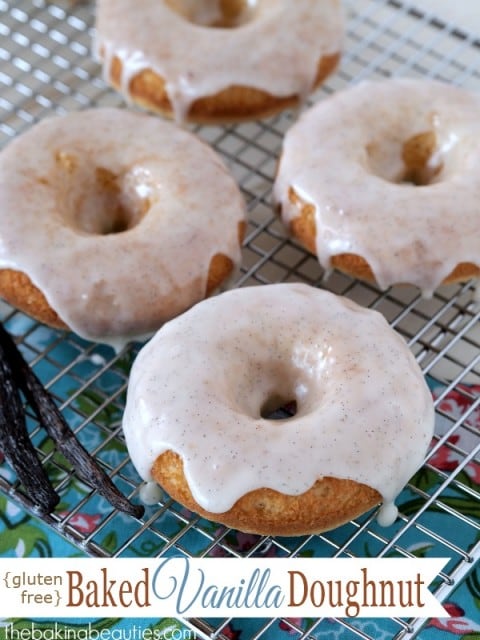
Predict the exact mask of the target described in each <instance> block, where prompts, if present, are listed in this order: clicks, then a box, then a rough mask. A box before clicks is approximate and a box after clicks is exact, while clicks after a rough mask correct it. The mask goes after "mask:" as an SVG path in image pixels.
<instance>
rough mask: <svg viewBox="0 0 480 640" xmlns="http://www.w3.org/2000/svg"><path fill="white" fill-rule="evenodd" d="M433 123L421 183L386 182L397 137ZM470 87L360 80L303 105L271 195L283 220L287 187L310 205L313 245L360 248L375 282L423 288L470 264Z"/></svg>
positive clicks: (321, 253) (399, 144) (474, 220)
mask: <svg viewBox="0 0 480 640" xmlns="http://www.w3.org/2000/svg"><path fill="white" fill-rule="evenodd" d="M426 131H433V132H434V133H435V135H436V138H437V151H436V152H435V153H434V155H433V157H432V158H431V159H430V162H431V164H433V165H434V166H437V167H438V166H439V165H442V163H443V168H442V169H441V171H440V173H439V174H438V175H437V176H436V177H435V179H434V180H433V182H432V183H431V184H429V185H426V186H414V185H412V184H395V183H394V182H395V181H397V180H400V179H401V176H402V174H403V173H404V170H405V167H404V164H403V160H402V155H401V154H402V148H403V144H404V143H405V142H406V141H407V140H408V139H410V138H412V137H413V136H415V135H417V134H419V133H423V132H426ZM479 140H480V96H478V95H476V94H473V93H468V92H466V91H464V90H461V89H458V88H455V87H450V86H447V85H444V84H441V83H438V82H433V81H425V80H410V79H395V80H389V81H384V82H376V83H375V82H364V83H361V84H359V85H357V86H355V87H353V88H351V89H348V90H345V91H343V92H340V93H337V94H335V95H334V96H333V97H331V98H328V99H327V100H325V101H324V102H321V103H319V104H317V105H316V106H315V107H313V108H312V109H311V110H309V111H308V112H306V113H305V114H304V115H303V117H302V118H301V119H300V121H299V122H298V123H297V124H295V125H294V126H293V127H292V129H291V130H290V131H289V132H288V133H287V136H286V138H285V141H284V150H283V155H282V158H281V161H280V166H279V171H278V175H277V180H276V184H275V187H274V198H275V200H276V201H277V202H278V203H280V204H281V210H282V217H283V221H284V222H285V224H286V225H287V226H289V225H290V223H291V222H292V220H293V219H295V218H296V217H297V216H298V215H299V208H298V205H295V204H293V203H292V202H290V200H289V195H288V194H289V189H290V187H292V188H293V189H294V191H295V192H296V193H297V195H298V196H300V198H301V199H302V200H303V201H304V202H306V203H309V204H312V205H313V206H314V207H315V220H316V226H317V238H316V248H317V255H318V257H319V260H320V263H321V264H322V265H323V266H324V267H325V268H327V269H328V267H329V266H330V260H331V257H332V256H334V255H337V254H342V253H353V254H357V255H359V256H362V257H363V258H365V259H366V260H367V262H368V263H369V265H370V266H371V268H372V271H373V273H374V275H375V278H376V280H377V282H378V284H379V285H380V287H382V288H387V287H389V286H390V285H392V284H396V283H401V282H408V283H410V284H414V285H417V286H418V287H420V289H421V290H422V291H423V293H424V294H425V295H427V296H428V295H429V294H430V295H431V293H432V292H433V291H434V290H435V289H436V288H437V287H438V286H439V284H440V283H441V282H442V280H443V279H444V278H445V277H446V276H447V275H449V274H450V273H451V272H452V270H453V269H454V267H455V266H456V265H457V264H459V263H461V262H472V263H474V264H477V265H480V222H479V221H480V180H479V179H478V176H479V175H480V148H479Z"/></svg>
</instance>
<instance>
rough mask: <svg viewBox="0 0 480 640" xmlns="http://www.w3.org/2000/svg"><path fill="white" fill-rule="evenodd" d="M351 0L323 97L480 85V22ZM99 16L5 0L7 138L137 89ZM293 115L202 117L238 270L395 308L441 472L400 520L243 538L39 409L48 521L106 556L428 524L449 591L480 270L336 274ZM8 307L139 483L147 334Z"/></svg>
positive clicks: (43, 366)
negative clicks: (102, 45) (300, 179)
mask: <svg viewBox="0 0 480 640" xmlns="http://www.w3.org/2000/svg"><path fill="white" fill-rule="evenodd" d="M345 6H346V10H347V17H348V37H347V42H346V46H345V54H344V57H343V62H342V65H341V68H340V70H339V71H338V72H337V73H336V74H335V75H334V76H333V77H332V78H331V79H330V80H329V81H328V82H327V84H326V86H325V87H324V88H323V89H322V90H321V92H320V93H319V95H318V96H317V97H321V95H322V94H323V95H325V94H328V93H331V92H333V91H336V90H338V89H341V88H343V87H345V86H346V85H348V84H350V83H352V82H356V81H358V80H360V79H362V78H366V77H385V76H389V75H392V74H393V75H409V76H423V77H435V78H439V79H442V80H446V81H448V82H453V83H458V84H462V85H464V86H469V87H471V88H474V89H477V90H478V89H480V73H479V69H480V65H479V64H478V62H479V59H480V57H479V56H480V41H479V40H478V39H477V38H476V37H475V36H474V35H473V34H469V33H466V32H462V31H461V30H459V29H456V28H455V27H454V26H453V25H449V24H446V23H444V22H442V21H441V19H440V17H438V16H432V15H426V14H423V13H421V12H419V11H418V10H416V9H415V8H414V7H413V6H412V5H410V4H409V3H407V2H402V1H401V0H346V1H345ZM93 24H94V7H93V3H92V2H89V1H82V2H78V1H76V2H74V1H73V0H70V1H68V0H64V1H60V0H59V1H57V2H47V1H46V0H20V1H13V0H0V85H1V91H0V145H2V146H3V145H4V144H6V143H7V142H8V140H10V139H11V138H12V137H13V136H15V135H17V134H18V133H20V132H22V131H23V130H25V129H27V128H28V127H30V126H31V125H32V124H33V123H34V122H36V121H38V120H40V119H42V118H44V117H46V116H48V115H50V114H52V113H53V112H59V113H62V112H66V111H71V110H75V109H81V108H85V107H89V106H106V105H110V106H119V105H121V104H122V101H121V99H120V97H119V96H118V95H117V94H115V93H114V92H112V91H111V90H110V89H108V88H107V87H106V85H105V84H104V82H103V80H102V78H101V75H100V73H99V67H98V65H97V64H96V63H95V62H94V61H93V59H92V57H91V54H90V47H91V31H92V28H93ZM292 117H293V116H292V114H289V113H286V114H283V115H281V116H279V117H276V118H273V119H270V120H267V121H265V122H261V123H260V122H258V123H257V122H256V123H249V124H242V125H238V126H230V127H204V128H201V129H199V130H198V131H199V134H200V135H201V136H202V137H204V139H205V140H207V141H208V142H209V143H210V144H212V145H213V147H214V148H215V149H216V150H217V151H219V152H220V153H221V154H222V156H223V157H224V158H225V159H226V161H227V163H228V164H229V166H230V167H231V169H232V171H233V173H234V175H235V177H236V179H237V180H238V183H239V184H240V186H241V188H242V191H243V193H244V195H245V198H246V200H247V202H248V210H249V226H248V232H247V237H246V242H245V249H244V259H243V267H242V272H241V274H240V277H239V279H238V282H237V283H236V284H237V285H238V286H242V285H246V284H253V283H255V284H258V283H270V282H280V281H303V282H308V283H311V284H314V285H318V286H323V287H326V288H328V289H330V290H332V291H334V292H336V293H339V294H342V295H346V296H349V297H350V298H352V299H354V300H356V301H357V302H360V303H361V304H363V305H366V306H370V307H372V308H375V309H377V310H379V311H380V312H382V313H383V314H384V315H385V316H386V318H387V319H388V320H389V322H390V323H391V325H392V326H393V327H395V329H396V330H397V331H399V332H400V333H401V334H402V335H403V336H404V337H405V339H406V341H407V342H408V344H409V346H410V347H411V349H412V351H413V352H414V353H415V355H416V357H417V359H418V361H419V363H420V364H421V366H422V368H423V370H424V372H425V374H427V375H428V376H429V379H430V381H431V382H432V386H434V387H435V389H436V396H437V397H436V407H437V415H438V419H439V422H440V423H441V425H442V426H441V429H440V431H439V432H438V434H437V436H436V440H435V444H434V447H433V449H432V451H431V453H430V457H429V460H427V462H426V464H425V467H424V469H423V470H422V472H421V473H423V474H424V476H425V477H426V475H428V478H429V481H428V482H427V481H422V477H423V476H422V477H420V478H419V479H417V480H418V481H416V482H414V483H412V484H411V485H410V486H409V487H408V489H407V492H408V497H409V500H408V502H407V503H406V504H408V509H404V510H403V512H402V513H401V514H400V518H399V520H398V522H397V523H396V524H395V525H394V526H393V527H391V528H388V529H380V528H378V527H377V525H376V524H375V520H374V516H373V515H372V514H368V515H367V516H364V517H362V518H359V519H358V520H356V521H354V522H352V523H350V524H349V525H345V526H344V527H341V528H340V529H338V530H336V531H333V532H328V533H325V534H323V535H319V536H307V537H304V538H296V539H283V538H276V539H270V538H259V537H257V538H254V537H247V538H248V539H245V540H243V542H242V543H240V542H239V538H238V537H237V536H235V533H234V532H232V531H229V530H227V529H225V528H223V527H218V526H216V525H213V524H212V523H209V522H206V521H204V520H202V519H200V518H198V517H197V516H194V515H192V514H190V513H187V512H186V511H185V510H183V509H182V508H181V507H180V506H179V505H177V504H175V503H172V501H171V500H169V499H168V497H165V499H164V500H163V501H162V502H161V503H160V505H158V506H156V507H155V508H149V509H148V510H147V513H146V515H145V517H144V519H143V520H141V521H135V520H134V519H128V520H126V519H125V517H124V516H122V515H121V514H119V513H117V512H115V511H114V510H112V508H111V507H110V506H109V505H107V504H106V503H105V502H103V500H102V499H100V498H99V496H98V495H96V493H95V492H92V491H91V490H90V489H89V488H88V487H85V486H84V485H82V484H81V483H79V482H78V480H77V479H75V477H74V475H73V474H72V471H71V469H70V468H69V467H68V464H67V463H66V462H65V460H63V459H62V457H61V456H59V455H58V454H56V453H55V452H54V451H52V449H51V448H50V447H49V446H48V444H47V443H46V440H45V438H44V435H43V433H42V431H41V429H40V428H39V426H38V424H36V422H35V420H34V418H33V416H32V417H30V428H31V432H32V437H33V439H34V441H35V443H36V446H37V448H38V451H39V453H40V455H41V457H42V460H43V463H44V465H45V467H46V468H47V470H48V473H49V474H50V476H51V477H52V478H54V480H55V486H56V489H57V490H58V491H59V492H60V493H61V495H62V505H63V507H62V508H61V509H60V510H57V511H56V512H55V513H54V514H52V515H50V516H47V517H46V518H45V521H46V522H47V524H49V525H50V526H51V527H53V528H54V529H55V530H57V531H58V532H60V533H61V534H62V535H63V536H65V537H67V538H68V539H69V540H71V541H73V542H74V544H75V545H77V546H78V548H80V549H81V550H83V551H84V552H86V553H87V554H89V555H92V556H98V557H116V556H128V555H133V554H136V553H139V552H140V553H143V554H148V555H152V556H157V555H158V556H160V555H168V554H170V553H176V554H178V553H183V554H185V555H187V556H191V555H198V556H209V555H212V556H215V555H216V556H218V555H223V556H233V557H245V556H251V555H270V554H272V553H275V554H276V555H278V556H283V557H288V556H297V555H305V554H306V553H307V552H309V550H310V548H311V546H312V545H314V548H315V553H316V554H318V555H321V556H324V557H345V556H347V557H348V556H357V555H359V556H361V555H363V553H364V550H365V548H368V549H369V553H371V554H373V555H376V556H385V555H399V556H404V557H409V556H411V555H412V554H413V553H415V551H414V547H415V544H416V543H418V540H419V539H421V540H426V541H428V544H429V545H431V546H432V547H433V548H434V549H435V553H436V555H440V556H445V557H449V558H450V561H449V563H448V565H447V566H446V568H445V572H444V573H442V574H441V575H440V576H438V579H437V581H436V583H435V586H434V591H435V593H436V595H437V597H439V598H441V599H444V598H446V597H447V596H448V595H449V593H451V591H452V590H453V589H454V588H455V587H456V585H457V584H458V583H459V581H461V580H462V579H463V578H464V577H465V576H466V575H467V573H468V572H469V570H470V569H471V568H472V566H473V564H474V563H475V561H477V560H478V558H479V557H480V541H479V540H480V517H478V514H475V513H474V514H472V513H469V512H465V511H464V510H463V509H462V506H461V505H462V499H463V498H464V497H469V498H473V499H474V500H476V501H477V502H478V501H479V498H480V495H479V486H478V484H475V483H473V482H469V481H468V474H466V473H465V471H466V469H467V468H469V466H470V465H472V464H480V434H479V429H478V425H477V424H476V422H475V420H474V417H475V416H477V415H478V414H479V413H480V393H479V392H478V389H480V387H479V386H478V385H480V322H479V319H480V316H479V308H478V304H476V303H475V301H474V289H473V285H472V284H466V285H463V286H449V287H443V288H441V289H440V290H439V291H437V292H436V293H435V295H434V297H433V298H432V299H431V300H424V299H422V298H421V297H419V295H418V292H417V291H416V290H415V289H413V288H409V287H402V288H393V289H391V290H389V291H387V292H380V291H379V290H377V289H376V288H375V287H372V286H370V285H367V284H364V283H360V282H357V281H354V280H351V279H349V278H347V277H345V276H343V275H340V274H338V273H334V274H333V275H332V276H331V277H330V279H328V281H327V282H322V275H323V274H322V271H321V269H320V267H319V266H318V263H317V261H316V260H315V259H314V258H313V257H312V256H310V255H308V254H307V253H305V251H303V250H302V249H301V248H300V247H299V246H297V245H296V244H295V243H294V242H292V241H290V240H289V239H288V238H287V237H286V236H285V232H284V230H283V228H282V226H281V224H280V223H279V221H278V220H277V219H276V217H275V216H274V214H273V212H272V207H271V200H270V192H271V185H272V178H273V175H274V172H275V166H276V161H277V158H278V155H279V152H280V149H281V144H282V138H283V135H284V133H285V131H286V129H287V128H288V127H289V126H290V124H291V121H292ZM1 312H2V313H1V316H2V319H3V321H4V323H5V325H6V327H7V328H8V329H9V330H10V331H11V332H12V333H13V334H14V335H15V336H16V338H17V340H18V342H19V344H20V346H21V348H22V350H23V353H24V354H25V355H26V357H27V358H28V359H29V361H30V363H31V365H32V366H33V368H34V370H35V371H36V372H37V373H38V375H39V376H40V377H41V378H42V380H43V382H44V383H45V384H46V386H47V387H48V388H49V389H50V390H51V391H52V393H53V394H54V396H55V397H56V399H57V401H58V403H59V405H60V406H61V408H62V410H63V412H64V414H65V416H66V417H67V419H68V420H69V422H70V424H71V425H72V426H73V428H74V429H75V431H76V433H77V435H78V437H79V438H80V440H81V441H82V442H83V443H84V444H85V446H86V447H87V448H88V449H89V451H90V452H92V453H93V454H94V455H95V456H96V457H97V458H98V459H99V460H100V461H101V462H102V464H103V465H104V467H105V468H106V469H107V471H108V472H109V473H110V475H111V476H112V477H113V478H114V479H115V482H116V483H117V485H118V486H119V488H120V489H122V490H123V491H124V492H125V493H127V494H128V495H131V496H133V497H135V496H136V493H137V491H138V477H137V475H136V473H135V471H134V469H133V468H132V466H131V464H130V462H129V459H128V456H127V454H126V450H125V446H124V441H123V438H122V434H121V430H120V420H121V414H122V409H123V404H124V394H125V389H126V385H127V379H128V371H129V367H130V364H131V362H132V360H133V357H134V355H135V353H136V347H132V348H130V349H127V350H125V351H124V352H122V353H121V354H118V355H114V354H113V353H112V351H111V350H110V349H108V348H106V347H102V346H98V345H94V344H90V343H87V342H84V341H82V340H81V339H79V338H77V337H76V336H74V335H71V334H64V333H62V332H57V331H53V330H50V329H47V328H46V327H42V326H40V325H38V324H37V323H35V322H34V321H32V320H30V319H29V318H27V317H25V316H23V315H22V314H20V313H18V312H16V311H14V310H12V309H10V308H9V307H7V306H6V305H3V306H2V308H1ZM476 385H477V387H476ZM476 389H477V390H476ZM452 393H455V394H457V397H459V398H460V399H461V400H462V402H461V403H460V404H461V406H462V411H461V415H458V412H457V413H455V412H454V411H453V410H452V408H451V407H450V405H449V402H448V398H449V397H450V395H451V394H452ZM458 436H462V437H461V438H460V439H459V438H458ZM463 443H467V444H463ZM441 449H443V450H445V449H447V450H448V451H449V452H450V453H451V455H452V456H454V458H455V460H456V465H455V467H454V468H452V469H449V470H441V469H439V468H438V467H437V466H435V465H434V464H433V463H432V461H433V459H434V456H435V455H436V454H437V453H438V452H439V451H440V450H441ZM0 489H1V490H2V491H3V492H4V493H6V494H7V495H8V496H9V497H10V498H12V499H13V500H15V501H16V502H17V503H19V504H20V505H22V506H23V507H24V508H25V509H26V510H28V511H32V509H33V506H32V504H31V503H30V500H29V497H28V495H26V494H25V493H24V491H23V489H22V487H21V486H19V485H18V483H16V482H15V480H14V478H13V477H9V476H8V474H4V475H1V476H0ZM432 511H433V512H434V513H435V514H437V518H438V517H442V518H444V520H442V523H444V522H448V525H447V526H445V525H444V524H442V526H439V525H438V526H437V525H435V524H434V525H432V520H431V518H427V515H428V514H431V512H432ZM88 514H96V515H97V516H98V521H96V524H95V527H94V529H93V530H91V531H89V532H88V533H87V532H85V530H84V529H83V528H82V527H81V526H79V524H78V521H79V516H86V515H87V516H88ZM434 522H438V520H437V521H435V520H434ZM459 530H461V532H462V537H461V540H462V542H461V543H460V542H459V540H460V538H459V537H458V535H457V534H458V531H459ZM465 540H466V541H467V543H465ZM230 622H231V621H230V620H215V621H207V620H190V621H188V622H187V624H189V625H190V626H191V627H192V629H194V630H195V632H196V634H197V637H201V638H212V637H213V638H219V639H223V638H226V637H227V636H226V635H225V630H226V628H227V625H228V624H229V623H230ZM282 622H283V624H284V625H286V628H288V629H289V630H290V631H291V633H292V637H294V638H295V639H296V640H303V639H305V640H306V639H314V638H318V637H319V635H320V634H321V633H326V630H327V631H328V630H330V631H332V629H333V630H334V631H335V634H334V635H332V637H337V635H338V633H339V632H340V631H342V630H344V631H345V636H339V637H345V638H364V639H366V640H368V639H369V638H372V640H375V639H374V638H373V637H372V636H371V635H369V632H368V630H367V629H366V628H365V627H361V626H360V625H358V624H356V623H355V621H351V620H350V621H347V620H337V621H326V620H321V619H319V620H315V621H311V622H310V623H309V626H308V628H306V629H305V628H300V627H299V626H297V625H296V623H295V622H294V621H289V620H284V621H282ZM277 624H278V621H276V620H261V621H258V624H257V627H256V630H255V631H254V632H252V633H253V635H251V637H249V638H246V640H254V638H255V639H258V640H267V638H268V637H271V636H270V635H269V634H270V633H271V632H272V630H274V629H275V628H276V627H275V625H277ZM332 625H334V626H333V627H332ZM421 627H422V621H421V620H408V621H405V620H398V619H395V620H389V621H386V622H385V628H384V630H383V636H384V637H386V638H392V639H394V638H395V639H396V640H398V639H400V638H414V637H417V635H418V633H419V630H420V629H421ZM242 637H244V636H242Z"/></svg>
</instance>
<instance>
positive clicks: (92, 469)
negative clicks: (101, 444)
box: [0, 325, 145, 518]
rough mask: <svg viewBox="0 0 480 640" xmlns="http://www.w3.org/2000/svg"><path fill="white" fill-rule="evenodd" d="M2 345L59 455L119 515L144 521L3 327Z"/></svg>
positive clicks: (141, 507) (137, 508)
mask: <svg viewBox="0 0 480 640" xmlns="http://www.w3.org/2000/svg"><path fill="white" fill-rule="evenodd" d="M0 344H1V345H2V346H3V348H4V350H5V353H6V354H7V357H8V359H9V362H10V365H11V367H12V371H13V374H14V377H15V378H16V381H17V383H18V385H19V386H20V387H21V389H22V390H23V393H24V394H25V397H26V398H27V400H28V402H29V404H30V406H31V407H32V409H33V410H34V411H35V413H36V415H37V417H38V419H39V421H40V422H41V424H42V425H43V426H44V427H45V429H46V430H47V432H48V434H49V436H50V437H51V438H52V440H53V441H54V442H55V445H56V447H57V449H58V451H60V452H61V453H62V454H63V455H64V456H65V458H66V459H67V460H68V461H69V462H70V463H71V464H72V465H73V468H74V469H75V472H76V473H77V475H78V476H79V477H80V478H81V479H82V480H84V481H85V482H86V483H87V484H89V485H90V486H92V487H93V488H95V489H96V490H97V491H98V493H99V494H100V495H102V496H103V497H104V498H105V499H106V500H108V501H109V502H110V504H111V505H112V506H114V507H115V508H116V509H118V510H119V511H123V512H125V513H127V514H129V515H132V516H135V517H137V518H139V517H141V516H142V515H143V513H144V511H145V509H144V507H143V506H141V505H134V504H132V503H131V502H130V501H129V500H128V499H127V498H126V497H125V496H124V495H123V494H122V493H121V492H120V491H119V490H118V489H117V487H116V486H115V485H114V484H113V482H112V480H111V479H110V477H109V476H108V475H107V474H106V473H105V472H104V471H103V469H102V468H101V467H100V466H99V465H98V464H97V462H96V461H95V460H94V459H93V458H92V457H91V456H90V454H89V453H88V452H87V450H86V449H85V448H84V447H83V445H82V444H81V443H80V442H79V441H78V440H77V438H76V436H75V434H74V433H73V431H72V430H71V429H70V427H69V426H68V424H67V423H66V421H65V419H64V417H63V415H62V414H61V412H60V410H59V409H58V407H57V405H56V404H55V402H54V400H53V398H52V396H51V395H50V393H49V392H48V391H47V390H46V389H45V387H44V386H43V385H42V383H41V382H40V380H39V379H38V378H37V376H36V375H35V373H34V372H33V371H32V369H31V368H30V367H29V365H28V364H27V363H26V362H25V360H24V358H23V356H22V354H21V353H20V351H19V350H18V349H17V346H16V345H15V343H14V342H13V340H12V338H11V337H10V335H9V334H8V333H7V332H6V331H5V329H4V328H3V327H2V326H1V325H0Z"/></svg>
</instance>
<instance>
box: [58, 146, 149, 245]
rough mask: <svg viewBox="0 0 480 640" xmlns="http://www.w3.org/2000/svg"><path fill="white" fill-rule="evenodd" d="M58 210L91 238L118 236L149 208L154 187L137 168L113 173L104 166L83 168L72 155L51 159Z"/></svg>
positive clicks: (143, 172)
mask: <svg viewBox="0 0 480 640" xmlns="http://www.w3.org/2000/svg"><path fill="white" fill-rule="evenodd" d="M55 160H56V165H57V170H58V172H59V174H60V175H59V176H57V184H58V185H61V188H60V189H59V203H58V210H59V211H61V212H62V215H63V216H64V218H65V220H66V222H67V223H68V224H69V225H70V226H71V227H72V228H74V229H75V230H77V231H81V232H83V233H86V234H92V235H110V234H115V233H122V232H124V231H128V230H129V229H133V228H134V227H136V226H137V225H138V224H139V223H140V221H141V220H142V218H143V217H144V216H145V215H146V213H147V212H148V210H149V209H150V207H151V198H152V196H153V195H154V193H155V185H154V184H153V180H152V178H151V176H150V174H149V172H148V171H147V170H145V169H142V168H141V167H132V168H131V169H130V170H129V171H127V172H124V173H122V174H118V175H117V174H116V173H114V172H113V171H111V170H110V169H108V168H106V167H93V166H92V167H87V166H86V163H82V164H81V165H80V163H79V162H78V160H77V158H76V156H75V155H73V154H70V153H67V152H65V151H59V152H57V153H56V156H55Z"/></svg>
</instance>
